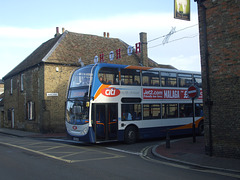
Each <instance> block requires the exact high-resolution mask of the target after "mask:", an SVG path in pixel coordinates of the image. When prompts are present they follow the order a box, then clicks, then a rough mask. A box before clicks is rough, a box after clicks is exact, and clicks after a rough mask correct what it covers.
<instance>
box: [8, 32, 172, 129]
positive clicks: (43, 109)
mask: <svg viewBox="0 0 240 180" xmlns="http://www.w3.org/2000/svg"><path fill="white" fill-rule="evenodd" d="M146 36H147V35H146V33H140V40H141V43H140V44H139V45H140V46H139V47H140V49H141V50H142V51H141V53H138V54H136V53H133V54H132V55H131V56H129V55H128V54H127V49H128V46H129V45H128V44H126V43H125V42H123V41H121V40H120V39H117V38H109V35H108V36H105V35H104V36H103V37H100V36H94V35H87V34H80V33H73V32H69V31H64V32H63V33H62V34H59V32H58V28H57V32H56V35H55V37H54V38H53V39H50V40H48V41H47V42H45V43H43V44H42V45H41V46H39V47H38V48H37V49H36V50H35V51H34V52H33V53H32V54H30V55H29V56H28V57H27V58H26V59H25V60H23V61H22V62H21V63H20V64H19V65H18V66H16V67H15V68H14V69H13V70H12V71H11V72H9V73H8V74H7V75H6V76H5V77H4V78H3V79H4V85H5V90H4V99H5V101H4V116H5V119H4V122H3V125H4V127H8V128H15V129H22V130H26V131H35V132H43V133H44V132H65V120H64V117H65V102H66V92H67V87H68V81H69V78H70V75H71V73H72V72H73V70H74V69H76V68H78V67H80V66H81V65H83V64H84V65H87V64H93V63H94V58H95V56H98V57H99V58H98V60H99V61H102V62H106V63H114V64H129V65H138V66H139V65H140V64H143V65H145V66H151V67H164V68H173V67H172V66H168V65H159V64H157V63H156V62H154V61H153V60H151V59H149V58H148V56H147V43H146V42H147V37H146ZM140 49H139V50H140ZM111 51H113V52H114V54H115V57H114V58H113V60H112V61H111V60H110V59H109V54H110V52H111ZM95 60H96V59H95Z"/></svg>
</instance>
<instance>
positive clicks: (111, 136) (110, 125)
mask: <svg viewBox="0 0 240 180" xmlns="http://www.w3.org/2000/svg"><path fill="white" fill-rule="evenodd" d="M94 109H95V110H94V129H95V134H96V141H105V140H116V139H117V132H118V121H117V117H118V106H117V104H115V103H111V104H95V105H94Z"/></svg>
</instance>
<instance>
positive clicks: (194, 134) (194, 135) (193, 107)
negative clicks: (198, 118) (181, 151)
mask: <svg viewBox="0 0 240 180" xmlns="http://www.w3.org/2000/svg"><path fill="white" fill-rule="evenodd" d="M192 112H193V123H192V132H193V143H195V142H196V131H195V105H194V98H192Z"/></svg>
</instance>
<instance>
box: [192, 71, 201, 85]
mask: <svg viewBox="0 0 240 180" xmlns="http://www.w3.org/2000/svg"><path fill="white" fill-rule="evenodd" d="M193 81H194V83H195V84H196V85H197V86H198V87H199V88H202V77H201V75H195V74H194V75H193Z"/></svg>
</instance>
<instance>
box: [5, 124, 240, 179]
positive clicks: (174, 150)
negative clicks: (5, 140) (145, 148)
mask: <svg viewBox="0 0 240 180" xmlns="http://www.w3.org/2000/svg"><path fill="white" fill-rule="evenodd" d="M0 133H2V134H8V135H14V136H18V137H29V138H53V139H63V140H64V139H67V134H66V133H48V134H41V133H34V132H27V131H21V130H15V129H8V128H0ZM152 154H153V155H154V157H156V158H157V159H159V158H160V159H163V160H166V161H170V162H174V163H178V164H182V165H186V166H192V167H195V168H198V169H207V170H214V171H221V172H225V173H230V174H237V177H240V159H234V158H222V157H215V156H209V155H206V154H205V143H204V136H197V137H196V142H195V143H193V138H192V137H187V138H181V139H173V140H170V148H167V147H166V143H161V144H157V145H155V146H154V147H153V148H152Z"/></svg>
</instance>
